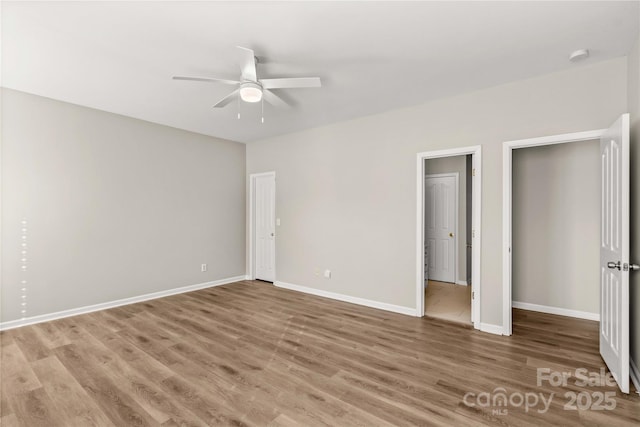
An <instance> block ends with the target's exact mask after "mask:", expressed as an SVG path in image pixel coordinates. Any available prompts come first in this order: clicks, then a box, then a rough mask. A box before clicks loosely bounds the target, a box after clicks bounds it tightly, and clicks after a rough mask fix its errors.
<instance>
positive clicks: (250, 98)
mask: <svg viewBox="0 0 640 427" xmlns="http://www.w3.org/2000/svg"><path fill="white" fill-rule="evenodd" d="M240 98H241V99H242V100H243V101H244V102H260V101H261V100H262V86H260V85H259V84H258V83H254V82H245V83H242V85H241V86H240Z"/></svg>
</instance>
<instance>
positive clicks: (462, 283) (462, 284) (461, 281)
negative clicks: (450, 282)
mask: <svg viewBox="0 0 640 427" xmlns="http://www.w3.org/2000/svg"><path fill="white" fill-rule="evenodd" d="M456 285H460V286H469V284H468V283H467V281H466V280H456Z"/></svg>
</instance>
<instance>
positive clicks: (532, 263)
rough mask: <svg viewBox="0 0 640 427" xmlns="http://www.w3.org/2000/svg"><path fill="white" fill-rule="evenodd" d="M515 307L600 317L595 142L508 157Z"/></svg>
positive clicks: (528, 150)
mask: <svg viewBox="0 0 640 427" xmlns="http://www.w3.org/2000/svg"><path fill="white" fill-rule="evenodd" d="M512 170H513V187H512V188H513V208H512V209H513V211H512V212H513V224H512V232H513V246H512V248H513V253H512V256H513V258H512V265H513V271H512V286H513V291H512V292H513V294H512V296H513V300H514V301H518V302H525V303H529V304H538V305H544V306H550V307H558V308H564V309H570V310H579V311H585V312H588V313H599V312H600V282H599V277H600V275H599V267H598V266H599V265H600V222H599V221H600V141H586V142H575V143H568V144H559V145H549V146H544V147H534V148H522V149H518V150H514V151H513V168H512Z"/></svg>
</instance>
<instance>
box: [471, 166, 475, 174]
mask: <svg viewBox="0 0 640 427" xmlns="http://www.w3.org/2000/svg"><path fill="white" fill-rule="evenodd" d="M471 176H476V168H473V169H471Z"/></svg>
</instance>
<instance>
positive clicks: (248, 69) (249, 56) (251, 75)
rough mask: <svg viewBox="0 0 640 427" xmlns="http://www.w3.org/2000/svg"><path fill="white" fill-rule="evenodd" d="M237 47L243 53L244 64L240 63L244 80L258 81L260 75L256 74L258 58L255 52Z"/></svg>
mask: <svg viewBox="0 0 640 427" xmlns="http://www.w3.org/2000/svg"><path fill="white" fill-rule="evenodd" d="M237 47H238V49H240V50H241V51H242V62H241V63H240V64H241V65H240V70H241V72H242V79H243V80H251V81H252V82H256V81H258V75H257V72H256V56H255V54H254V53H253V50H251V49H248V48H246V47H242V46H237Z"/></svg>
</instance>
